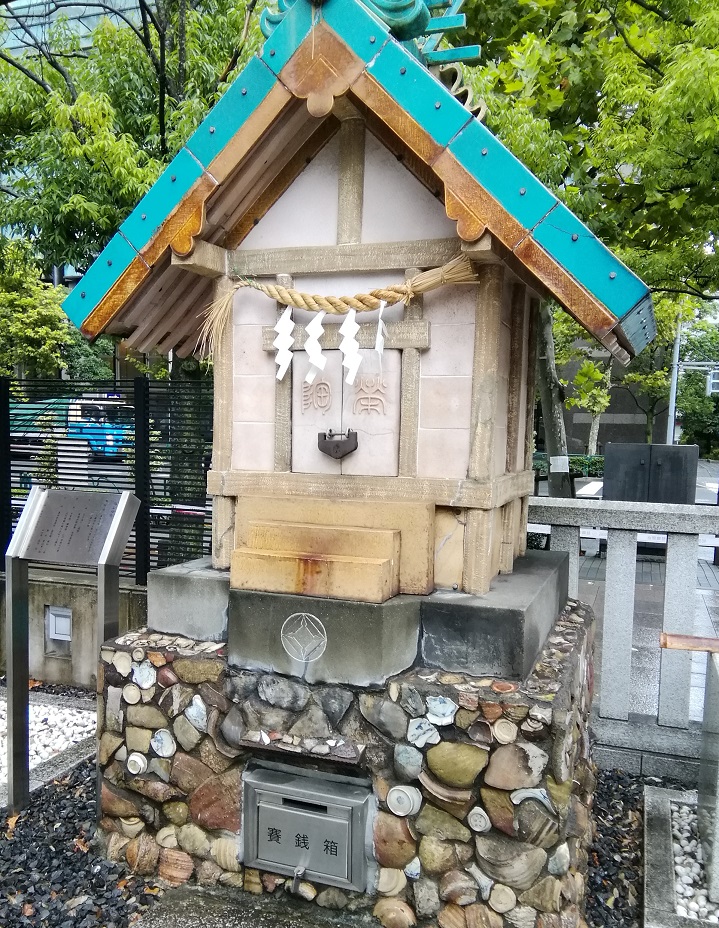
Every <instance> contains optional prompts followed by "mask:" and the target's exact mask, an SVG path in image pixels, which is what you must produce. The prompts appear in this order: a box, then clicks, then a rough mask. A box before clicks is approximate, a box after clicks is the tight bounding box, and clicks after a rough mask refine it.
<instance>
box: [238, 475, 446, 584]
mask: <svg viewBox="0 0 719 928" xmlns="http://www.w3.org/2000/svg"><path fill="white" fill-rule="evenodd" d="M358 479H359V478H358ZM358 493H360V490H358ZM250 522H294V523H308V524H312V525H318V526H336V527H338V528H347V527H352V528H359V527H363V528H370V529H388V530H390V531H399V533H400V535H401V538H402V541H401V548H400V565H399V573H400V592H402V593H416V594H420V595H422V594H426V593H431V592H432V590H433V589H434V535H435V532H434V503H426V502H425V503H417V502H399V501H396V500H359V499H358V500H343V499H329V498H327V497H321V496H307V497H305V496H297V497H291V496H274V497H267V496H245V497H243V496H240V497H238V499H237V507H236V516H235V546H236V547H237V548H241V547H249V545H250V526H249V523H250Z"/></svg>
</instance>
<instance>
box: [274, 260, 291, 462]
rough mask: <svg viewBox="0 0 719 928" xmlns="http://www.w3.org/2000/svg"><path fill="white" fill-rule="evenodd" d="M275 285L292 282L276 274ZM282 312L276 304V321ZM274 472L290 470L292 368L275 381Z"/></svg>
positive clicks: (285, 275)
mask: <svg viewBox="0 0 719 928" xmlns="http://www.w3.org/2000/svg"><path fill="white" fill-rule="evenodd" d="M277 283H278V285H279V286H280V287H291V286H292V284H293V280H292V278H291V277H290V276H289V275H288V274H278V275H277ZM284 311H285V307H284V306H282V304H281V303H278V304H277V319H278V320H279V318H280V316H281V315H282V313H283V312H284ZM273 334H275V335H276V333H275V332H274V330H273ZM275 470H276V471H279V472H287V471H291V470H292V368H290V370H289V371H288V372H287V373H286V374H285V376H284V377H283V378H282V380H275Z"/></svg>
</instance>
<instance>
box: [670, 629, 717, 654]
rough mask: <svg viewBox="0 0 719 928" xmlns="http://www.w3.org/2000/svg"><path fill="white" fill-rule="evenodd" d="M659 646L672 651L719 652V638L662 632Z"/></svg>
mask: <svg viewBox="0 0 719 928" xmlns="http://www.w3.org/2000/svg"><path fill="white" fill-rule="evenodd" d="M659 647H660V648H668V649H669V650H672V651H707V652H708V653H709V654H719V638H698V637H697V636H696V635H672V634H670V633H669V632H660V633H659Z"/></svg>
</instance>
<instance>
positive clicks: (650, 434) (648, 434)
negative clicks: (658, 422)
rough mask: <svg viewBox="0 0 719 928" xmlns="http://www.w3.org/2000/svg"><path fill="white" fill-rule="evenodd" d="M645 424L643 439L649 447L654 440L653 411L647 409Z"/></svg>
mask: <svg viewBox="0 0 719 928" xmlns="http://www.w3.org/2000/svg"><path fill="white" fill-rule="evenodd" d="M646 417H647V423H646V425H645V427H644V438H645V439H646V442H647V444H648V445H651V443H652V440H653V439H654V409H653V408H652V409H648V410H647V412H646Z"/></svg>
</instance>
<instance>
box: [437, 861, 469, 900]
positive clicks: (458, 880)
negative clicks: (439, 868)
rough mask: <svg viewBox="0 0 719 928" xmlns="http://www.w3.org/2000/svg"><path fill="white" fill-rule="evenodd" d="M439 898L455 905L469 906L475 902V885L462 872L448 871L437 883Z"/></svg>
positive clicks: (466, 874) (467, 875)
mask: <svg viewBox="0 0 719 928" xmlns="http://www.w3.org/2000/svg"><path fill="white" fill-rule="evenodd" d="M439 897H440V899H443V900H444V901H445V902H453V903H454V904H455V905H471V904H472V903H473V902H476V901H477V884H476V883H475V881H474V880H473V879H472V877H471V876H470V875H469V874H468V873H465V872H464V870H450V871H449V872H447V873H445V874H443V876H442V879H441V880H440V881H439Z"/></svg>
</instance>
